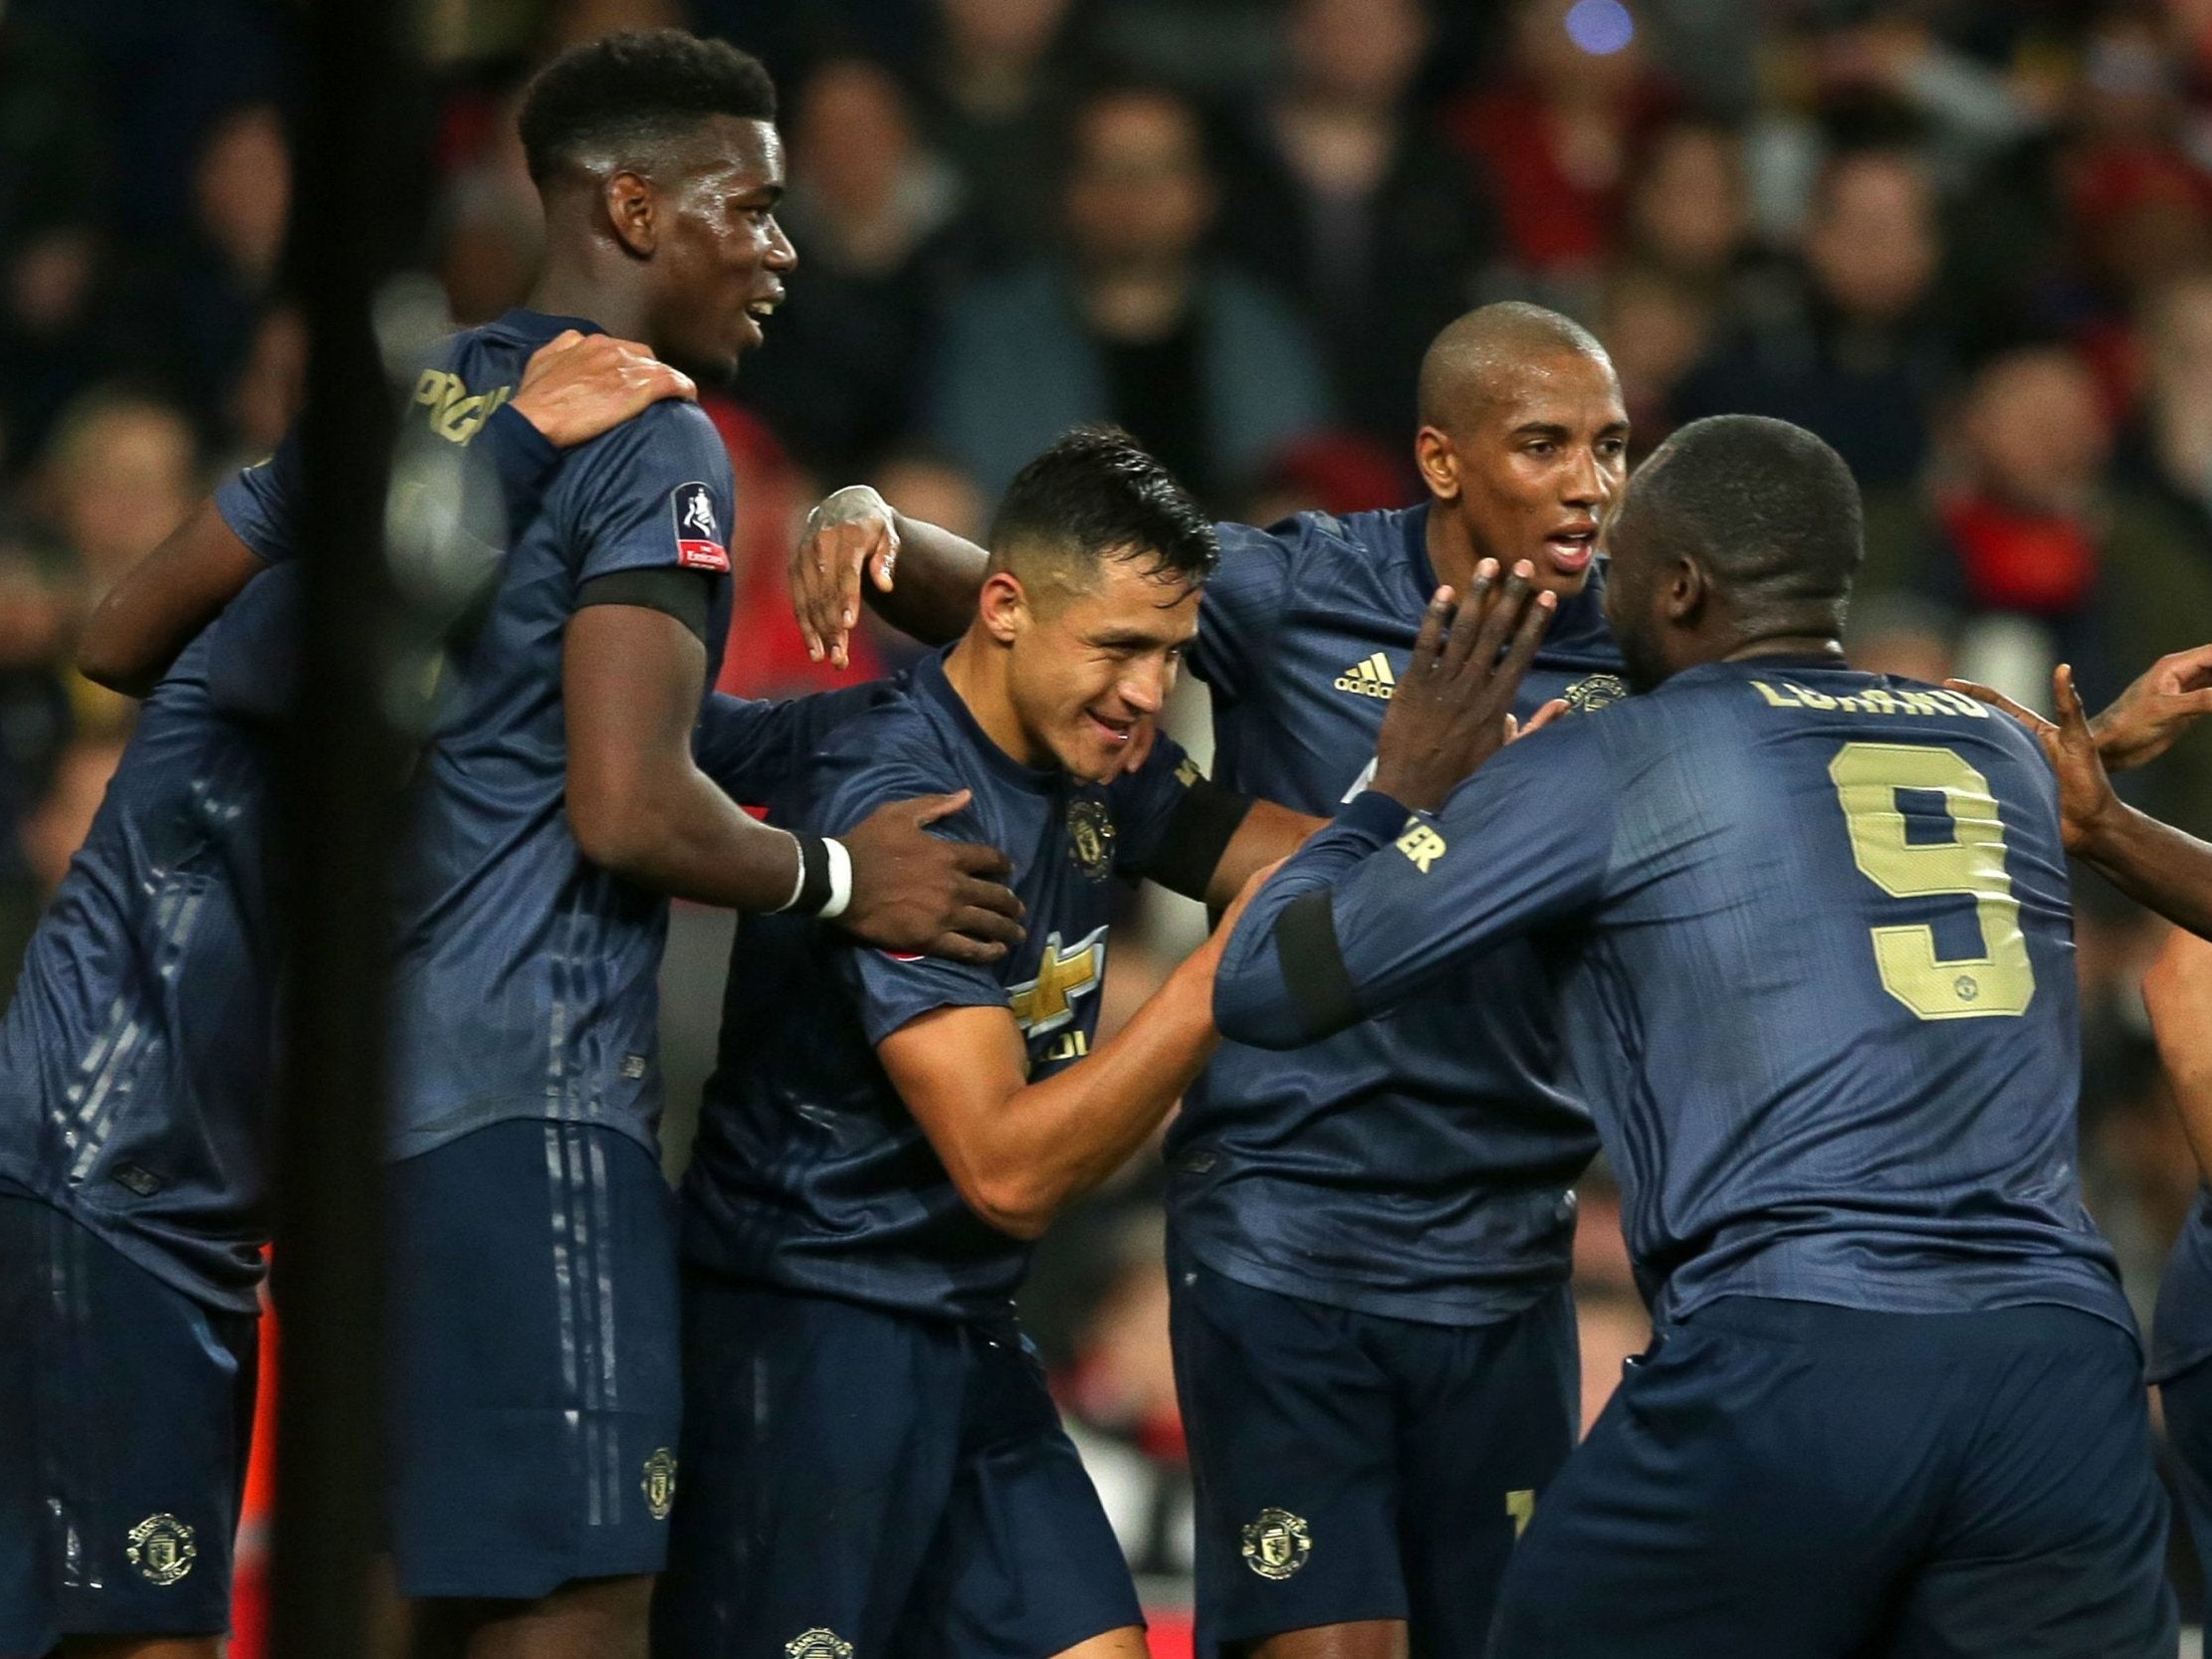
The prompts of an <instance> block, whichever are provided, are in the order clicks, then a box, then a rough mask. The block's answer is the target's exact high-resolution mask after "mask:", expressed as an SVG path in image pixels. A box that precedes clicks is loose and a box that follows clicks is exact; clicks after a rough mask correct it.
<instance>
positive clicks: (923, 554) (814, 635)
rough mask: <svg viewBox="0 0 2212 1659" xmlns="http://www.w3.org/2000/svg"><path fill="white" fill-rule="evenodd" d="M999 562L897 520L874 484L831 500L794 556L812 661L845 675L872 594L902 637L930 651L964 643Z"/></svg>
mask: <svg viewBox="0 0 2212 1659" xmlns="http://www.w3.org/2000/svg"><path fill="white" fill-rule="evenodd" d="M990 556H991V555H990V554H988V553H987V552H985V551H984V549H983V548H981V547H979V546H977V545H976V544H975V543H974V542H973V541H969V540H967V539H965V538H964V537H961V536H958V535H955V534H954V533H953V532H952V531H951V530H947V529H940V528H939V527H938V526H937V525H935V524H932V523H927V522H925V521H924V520H922V519H920V518H907V517H906V516H905V515H904V514H902V513H898V512H895V511H894V510H893V509H892V507H891V504H890V503H889V502H886V501H885V500H884V499H883V498H882V497H881V496H879V495H877V494H876V493H875V491H874V490H872V489H870V488H869V487H868V486H867V485H865V484H854V485H848V486H847V487H846V488H844V489H842V490H839V491H837V492H835V493H834V494H832V495H829V496H826V497H824V498H823V499H822V501H821V502H820V503H819V504H817V505H816V506H815V508H814V510H813V512H811V513H809V514H807V516H806V528H805V530H804V531H803V533H801V535H800V536H799V541H798V545H797V546H796V547H794V548H793V549H792V550H791V563H790V586H791V606H792V609H793V610H795V611H796V612H797V615H798V626H799V632H800V633H802V634H803V635H804V636H805V638H806V652H807V655H808V656H810V657H811V658H813V659H814V661H816V662H820V661H821V660H822V659H823V658H824V657H827V658H828V659H829V660H830V661H831V662H832V663H834V664H835V665H836V666H837V667H839V668H843V667H844V666H845V665H846V660H847V658H846V648H847V646H848V644H849V643H850V640H851V636H852V629H853V625H854V624H855V623H857V622H858V621H859V620H860V600H861V595H862V592H863V590H864V589H865V591H866V594H867V599H868V602H869V603H870V604H872V605H873V606H875V608H876V610H877V611H878V612H879V613H881V615H882V616H883V618H884V619H885V620H886V621H888V622H889V623H890V624H891V625H892V626H893V627H895V628H897V629H899V630H900V631H901V632H903V633H908V634H911V635H913V636H914V637H915V638H916V639H918V640H921V641H923V642H924V643H926V644H930V645H943V644H944V643H945V642H946V641H948V640H952V639H957V638H958V637H959V636H960V635H961V634H962V633H963V632H964V631H966V629H967V627H968V624H969V622H970V620H971V619H973V618H974V616H975V614H976V591H977V589H979V588H980V587H982V586H983V580H984V566H985V565H986V564H987V563H988V562H989V561H990ZM863 574H865V578H866V580H865V583H864V582H863V579H862V578H863Z"/></svg>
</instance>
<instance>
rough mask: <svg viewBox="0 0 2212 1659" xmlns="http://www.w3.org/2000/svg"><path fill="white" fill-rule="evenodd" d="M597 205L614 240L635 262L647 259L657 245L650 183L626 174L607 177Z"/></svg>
mask: <svg viewBox="0 0 2212 1659" xmlns="http://www.w3.org/2000/svg"><path fill="white" fill-rule="evenodd" d="M600 202H601V204H602V205H603V206H604V207H605V209H606V216H607V223H608V224H609V225H610V226H611V227H612V228H613V231H614V235H615V239H616V240H617V241H619V242H620V243H621V244H622V246H623V247H624V248H627V249H628V250H629V251H630V252H631V253H633V254H635V255H636V256H637V257H638V258H639V259H650V258H651V257H652V255H653V250H654V249H655V248H657V247H658V246H659V245H660V225H659V222H658V218H657V214H656V211H655V210H656V209H657V207H658V206H659V203H658V202H657V201H656V199H655V197H654V192H653V186H652V183H651V181H650V180H648V179H647V178H646V177H645V175H644V174H643V173H635V172H630V171H627V170H624V171H621V172H616V173H612V174H609V175H608V177H607V181H606V183H605V184H604V185H603V186H601V187H600Z"/></svg>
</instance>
